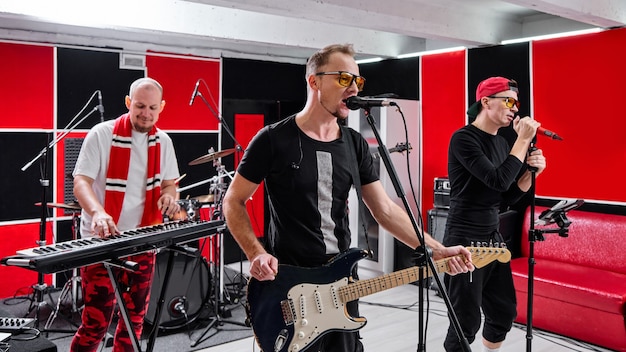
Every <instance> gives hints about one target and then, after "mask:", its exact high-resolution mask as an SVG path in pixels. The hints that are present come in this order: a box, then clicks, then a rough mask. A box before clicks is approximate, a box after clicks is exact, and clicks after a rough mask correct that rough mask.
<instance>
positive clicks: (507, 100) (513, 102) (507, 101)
mask: <svg viewBox="0 0 626 352" xmlns="http://www.w3.org/2000/svg"><path fill="white" fill-rule="evenodd" d="M488 98H500V99H504V105H506V107H507V108H509V109H510V108H512V107H513V106H514V105H515V107H516V108H518V109H519V107H520V102H519V100H517V99H515V98H511V97H498V96H495V95H491V96H489V97H488Z"/></svg>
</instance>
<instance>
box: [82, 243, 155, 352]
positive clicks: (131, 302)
mask: <svg viewBox="0 0 626 352" xmlns="http://www.w3.org/2000/svg"><path fill="white" fill-rule="evenodd" d="M127 259H128V260H131V261H133V262H136V263H138V264H139V270H137V271H135V272H132V271H129V270H123V269H118V268H115V269H113V273H114V275H116V278H117V281H118V283H119V289H120V291H121V295H122V298H123V299H124V302H125V303H126V307H127V308H128V314H129V319H130V321H131V322H132V324H133V328H134V332H135V334H136V336H137V337H138V338H139V337H140V336H141V331H142V329H143V317H144V315H145V314H146V310H147V307H148V302H149V300H150V287H151V286H152V275H153V268H154V262H155V255H154V254H153V253H144V254H139V255H135V256H131V257H128V258H127ZM80 275H81V279H82V286H83V299H84V303H85V307H84V309H83V314H82V324H81V326H80V327H79V328H78V331H77V332H76V335H74V339H73V340H72V345H71V348H70V351H72V352H87V351H88V352H91V351H96V350H97V348H98V346H99V344H100V342H101V341H102V339H103V338H104V336H105V335H106V332H107V330H108V327H109V323H110V321H111V318H112V316H113V310H114V308H115V302H116V301H115V291H114V289H113V285H112V284H111V280H110V279H109V275H108V272H107V270H106V268H105V266H104V265H103V264H95V265H90V266H86V267H84V268H81V269H80ZM119 316H120V319H119V322H118V324H117V330H116V331H115V340H114V343H113V351H115V352H121V351H129V352H132V351H133V346H132V342H131V340H130V335H129V334H128V331H127V329H126V324H124V321H123V320H122V317H121V314H120V315H119Z"/></svg>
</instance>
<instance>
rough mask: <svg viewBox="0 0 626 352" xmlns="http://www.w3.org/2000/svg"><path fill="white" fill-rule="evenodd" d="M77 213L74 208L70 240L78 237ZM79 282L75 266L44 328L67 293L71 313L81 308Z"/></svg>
mask: <svg viewBox="0 0 626 352" xmlns="http://www.w3.org/2000/svg"><path fill="white" fill-rule="evenodd" d="M79 214H80V213H79V212H78V211H77V210H74V212H73V214H72V240H77V239H79V238H80V215H79ZM80 282H81V278H80V275H79V274H78V269H77V268H74V269H72V277H71V278H70V279H69V280H67V282H65V285H63V289H62V290H61V293H60V295H59V298H58V300H57V305H56V307H55V309H54V313H53V314H51V315H50V316H49V317H48V321H46V325H45V326H44V330H49V329H50V327H51V326H52V323H53V322H54V320H55V319H56V317H57V315H58V314H59V310H60V309H61V302H63V300H65V299H66V298H67V296H68V295H70V297H69V298H70V302H71V305H72V308H71V313H79V312H80V311H81V310H82V308H83V307H79V306H78V291H79V289H80ZM70 323H71V324H72V325H74V326H76V327H78V326H77V324H75V323H74V322H72V321H70Z"/></svg>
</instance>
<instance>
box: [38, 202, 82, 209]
mask: <svg viewBox="0 0 626 352" xmlns="http://www.w3.org/2000/svg"><path fill="white" fill-rule="evenodd" d="M35 205H37V206H41V202H37V203H35ZM48 208H61V209H68V210H81V209H82V208H81V207H80V204H78V203H76V202H72V203H48Z"/></svg>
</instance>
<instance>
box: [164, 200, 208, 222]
mask: <svg viewBox="0 0 626 352" xmlns="http://www.w3.org/2000/svg"><path fill="white" fill-rule="evenodd" d="M176 203H178V205H179V206H180V210H179V211H178V212H177V213H176V214H174V215H172V217H171V218H170V220H199V219H200V212H199V210H200V207H201V204H200V202H199V201H198V200H196V199H179V200H177V201H176Z"/></svg>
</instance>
